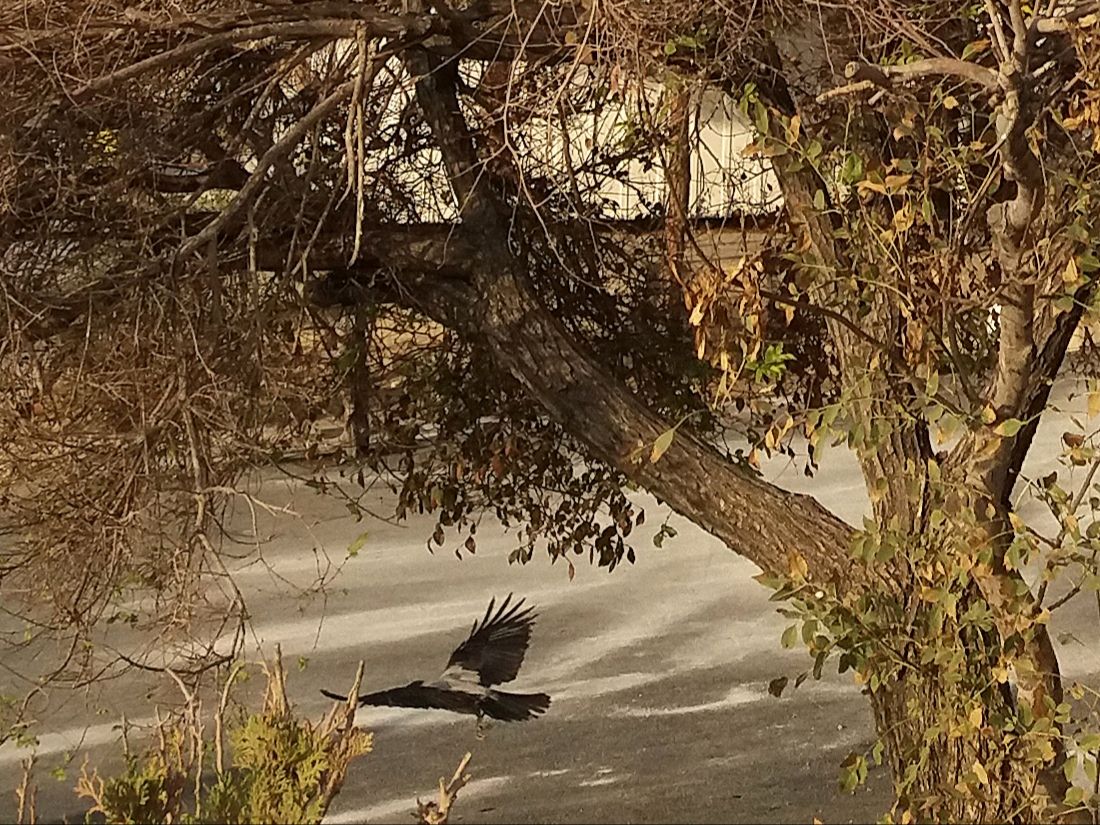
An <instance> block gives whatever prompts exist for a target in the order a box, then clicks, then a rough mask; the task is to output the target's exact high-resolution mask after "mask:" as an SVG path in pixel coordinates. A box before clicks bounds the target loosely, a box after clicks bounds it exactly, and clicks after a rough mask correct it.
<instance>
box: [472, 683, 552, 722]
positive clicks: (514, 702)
mask: <svg viewBox="0 0 1100 825" xmlns="http://www.w3.org/2000/svg"><path fill="white" fill-rule="evenodd" d="M548 707H550V697H549V696H548V695H546V694H545V693H505V692H504V691H501V690H494V691H492V692H491V693H490V694H489V697H488V698H487V699H485V700H484V701H483V702H482V703H481V711H482V713H484V714H485V715H486V716H488V717H489V718H491V719H499V720H500V721H502V722H526V721H527V720H528V719H534V718H535V717H537V716H540V715H542V714H543V713H546V709H547V708H548Z"/></svg>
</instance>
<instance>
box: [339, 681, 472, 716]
mask: <svg viewBox="0 0 1100 825" xmlns="http://www.w3.org/2000/svg"><path fill="white" fill-rule="evenodd" d="M321 693H323V694H324V695H325V696H327V697H328V698H329V699H335V700H336V701H338V702H343V701H346V698H347V697H344V696H340V695H339V694H337V693H331V692H330V691H327V690H322V691H321ZM477 699H478V697H477V696H475V695H473V694H471V693H463V692H462V691H457V690H448V689H447V688H442V687H433V686H431V685H425V684H421V683H419V682H412V683H411V684H408V685H405V686H404V687H399V688H392V689H391V690H379V691H377V692H375V693H363V694H360V696H359V704H360V705H386V706H387V707H394V708H439V709H440V710H450V711H454V712H455V713H477Z"/></svg>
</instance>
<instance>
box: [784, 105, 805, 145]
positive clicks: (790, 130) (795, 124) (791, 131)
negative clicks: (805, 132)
mask: <svg viewBox="0 0 1100 825" xmlns="http://www.w3.org/2000/svg"><path fill="white" fill-rule="evenodd" d="M801 128H802V116H801V115H799V114H798V113H795V114H794V115H793V116H792V117H791V120H790V122H789V123H788V124H787V143H788V144H790V145H791V146H794V144H795V143H796V142H797V141H798V134H799V132H800V131H801Z"/></svg>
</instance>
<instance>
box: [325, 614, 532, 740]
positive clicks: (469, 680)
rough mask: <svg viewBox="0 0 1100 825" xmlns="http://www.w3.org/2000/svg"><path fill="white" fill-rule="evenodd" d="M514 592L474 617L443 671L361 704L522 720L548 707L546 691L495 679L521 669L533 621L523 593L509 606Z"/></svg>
mask: <svg viewBox="0 0 1100 825" xmlns="http://www.w3.org/2000/svg"><path fill="white" fill-rule="evenodd" d="M511 600H512V594H511V593H509V594H508V598H506V599H505V600H504V603H503V604H502V605H501V606H500V608H499V609H498V610H497V612H496V613H495V614H494V613H493V607H494V606H495V599H494V600H491V601H490V602H489V609H488V610H486V611H485V617H484V618H483V619H482V620H481V622H480V624H479V623H478V622H476V621H475V622H474V626H473V629H472V630H471V631H470V636H469V638H467V639H466V641H464V642H463V643H462V644H460V645H459V646H458V647H457V648H456V649H455V652H454V653H452V654H451V658H450V661H448V662H447V667H446V669H445V670H444V671H443V674H442V675H441V676H440V677H439V678H438V679H436V680H435V681H432V682H422V681H420V680H417V681H415V682H410V683H409V684H407V685H405V686H404V687H399V688H393V689H391V690H380V691H378V692H376V693H364V694H361V695H360V696H359V704H360V706H362V705H388V706H390V707H398V708H441V709H443V710H450V711H454V712H455V713H469V714H472V715H474V716H477V718H478V722H479V724H480V721H481V719H482V717H484V716H488V717H489V718H490V719H499V720H501V721H503V722H524V721H526V720H528V719H534V718H535V717H536V716H538V715H540V714H542V713H545V712H546V709H547V708H548V707H550V697H549V696H548V695H547V694H545V693H506V692H505V691H502V690H495V689H494V687H493V686H494V685H499V684H502V683H503V682H511V681H512V680H513V679H515V678H516V674H517V673H519V667H520V665H521V664H522V663H523V655H524V654H525V653H526V652H527V644H528V642H530V640H531V627H532V626H533V625H534V623H535V617H536V615H537V614H535V613H534V612H533V611H534V608H533V607H528V608H527V609H526V610H521V609H520V608H522V607H523V602H524V601H525V600H524V599H520V600H519V601H518V602H516V603H515V604H514V605H512V606H511V607H510V608H509V604H510V602H511ZM321 693H323V694H324V695H325V696H327V697H328V698H330V699H335V700H337V701H339V702H345V701H347V697H346V696H341V695H340V694H338V693H332V692H331V691H328V690H322V691H321Z"/></svg>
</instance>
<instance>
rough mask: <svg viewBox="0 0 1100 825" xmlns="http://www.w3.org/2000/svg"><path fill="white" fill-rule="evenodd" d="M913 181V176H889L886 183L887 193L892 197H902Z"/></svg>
mask: <svg viewBox="0 0 1100 825" xmlns="http://www.w3.org/2000/svg"><path fill="white" fill-rule="evenodd" d="M912 179H913V176H912V175H887V176H886V180H885V181H884V183H885V185H886V191H887V193H888V194H891V195H900V194H901V193H902V192H904V191H905V187H906V186H908V185H909V181H911V180H912Z"/></svg>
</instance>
